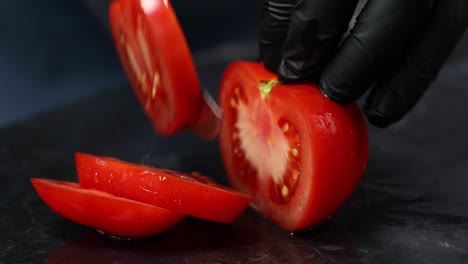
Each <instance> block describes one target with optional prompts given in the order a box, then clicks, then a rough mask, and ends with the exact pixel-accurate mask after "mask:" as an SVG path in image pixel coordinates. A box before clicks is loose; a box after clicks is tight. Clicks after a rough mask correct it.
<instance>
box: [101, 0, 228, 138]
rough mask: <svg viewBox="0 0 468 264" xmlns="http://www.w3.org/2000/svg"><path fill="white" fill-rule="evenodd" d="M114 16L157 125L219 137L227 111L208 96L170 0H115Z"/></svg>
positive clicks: (136, 85) (127, 61) (127, 65)
mask: <svg viewBox="0 0 468 264" xmlns="http://www.w3.org/2000/svg"><path fill="white" fill-rule="evenodd" d="M109 17H110V24H111V28H112V35H113V38H114V42H115V46H116V49H117V52H118V54H119V57H120V60H121V63H122V64H123V68H124V69H125V72H126V73H127V76H128V78H129V80H130V83H131V85H132V87H133V90H134V92H135V94H136V95H137V97H138V100H139V101H140V103H141V105H142V106H143V108H144V110H145V112H146V114H147V116H148V117H149V119H150V120H151V121H152V124H153V126H154V128H155V130H156V131H157V132H158V133H159V134H162V135H165V136H169V135H172V134H174V133H176V132H178V131H180V130H182V129H191V130H192V131H194V132H195V133H197V134H198V135H200V136H201V137H203V138H206V139H211V138H214V137H215V136H216V134H217V132H218V129H219V122H220V115H221V114H220V112H219V111H218V112H217V109H216V107H211V106H210V105H209V103H208V101H207V100H206V99H205V97H204V96H203V93H202V89H201V87H200V81H199V79H198V76H197V72H196V69H195V66H194V63H193V60H192V57H191V54H190V50H189V47H188V45H187V42H186V40H185V37H184V34H183V31H182V29H181V27H180V25H179V23H178V21H177V18H176V16H175V14H174V11H173V9H172V7H171V5H170V3H169V1H164V0H145V1H140V0H119V1H115V2H113V3H112V4H111V6H110V8H109Z"/></svg>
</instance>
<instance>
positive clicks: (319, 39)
mask: <svg viewBox="0 0 468 264" xmlns="http://www.w3.org/2000/svg"><path fill="white" fill-rule="evenodd" d="M357 2H358V1H357V0H263V8H262V15H261V28H260V36H259V50H260V60H261V61H262V62H263V63H264V65H265V67H266V68H267V69H269V70H271V71H273V72H275V73H278V76H279V80H280V81H282V82H284V83H296V82H307V81H318V85H319V88H320V90H321V91H322V93H323V94H325V96H327V97H328V98H330V99H332V100H334V101H336V102H339V103H348V102H352V101H355V100H357V99H359V98H360V97H361V96H362V95H363V94H364V93H365V92H366V91H367V90H368V89H370V88H371V87H372V90H371V92H370V94H369V97H368V98H367V103H366V104H365V106H364V112H365V114H366V115H367V118H368V120H369V121H370V122H371V123H372V124H374V125H376V126H379V127H386V126H388V125H390V124H391V123H393V122H396V121H398V120H400V119H401V118H402V117H403V116H404V115H405V114H406V113H407V112H408V111H409V110H410V109H411V108H412V107H413V106H414V105H415V104H416V103H417V101H418V100H419V99H420V97H421V96H422V95H423V93H424V92H425V91H426V89H427V87H428V86H429V85H430V83H431V82H432V81H433V80H434V79H435V77H436V75H437V73H438V71H439V69H440V68H441V67H442V64H443V63H444V61H445V60H446V58H447V57H448V56H449V54H450V52H451V51H452V50H453V48H454V47H455V45H456V44H457V42H458V41H459V39H460V38H461V36H462V35H463V33H464V31H465V29H466V28H467V25H468V0H369V1H368V2H367V3H366V4H365V6H364V8H363V9H362V11H361V12H360V14H359V16H358V17H357V19H356V23H355V25H354V27H353V29H352V30H351V32H350V34H349V35H348V36H347V37H346V38H345V39H344V41H343V43H341V44H340V40H341V39H342V37H343V35H344V33H345V32H346V31H347V29H348V25H349V24H350V20H351V17H352V15H353V13H354V10H355V8H356V5H357ZM339 44H340V45H339Z"/></svg>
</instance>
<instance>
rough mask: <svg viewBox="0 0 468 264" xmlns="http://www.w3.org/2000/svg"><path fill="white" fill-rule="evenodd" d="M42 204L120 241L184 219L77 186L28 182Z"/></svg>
mask: <svg viewBox="0 0 468 264" xmlns="http://www.w3.org/2000/svg"><path fill="white" fill-rule="evenodd" d="M31 182H32V184H33V185H34V188H35V189H36V191H37V192H38V194H39V196H40V197H41V198H42V200H43V201H44V202H45V203H46V204H47V205H48V206H49V207H50V208H51V209H52V210H53V211H55V212H56V213H58V214H60V215H62V216H63V217H65V218H66V219H68V220H71V221H73V222H75V223H78V224H81V225H84V226H88V227H92V228H95V229H98V230H100V231H102V232H105V233H108V234H110V235H113V236H118V237H122V238H135V237H142V236H148V235H152V234H157V233H160V232H162V231H164V230H166V229H168V228H169V227H171V226H173V225H175V224H176V223H178V222H179V221H180V220H182V219H183V217H184V215H183V214H179V213H175V212H172V211H169V210H166V209H163V208H159V207H156V206H153V205H149V204H145V203H141V202H137V201H133V200H129V199H126V198H120V197H116V196H114V195H111V194H108V193H105V192H101V191H97V190H91V189H83V188H81V187H80V185H79V184H78V183H74V182H65V181H58V180H51V179H39V178H31Z"/></svg>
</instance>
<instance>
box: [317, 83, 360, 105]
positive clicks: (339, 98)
mask: <svg viewBox="0 0 468 264" xmlns="http://www.w3.org/2000/svg"><path fill="white" fill-rule="evenodd" d="M318 87H319V90H320V92H322V94H323V95H324V96H325V97H327V98H328V99H330V100H332V101H334V102H337V103H340V104H347V103H351V102H353V101H355V100H357V99H358V98H355V96H353V95H352V94H349V93H347V92H346V91H349V90H351V89H346V88H344V87H343V88H339V87H340V85H338V84H336V83H334V82H333V81H330V80H329V79H327V78H325V79H323V78H322V79H321V80H320V81H319V84H318Z"/></svg>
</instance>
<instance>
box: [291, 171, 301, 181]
mask: <svg viewBox="0 0 468 264" xmlns="http://www.w3.org/2000/svg"><path fill="white" fill-rule="evenodd" d="M299 174H300V172H299V171H298V170H292V171H291V175H292V178H293V180H294V181H297V179H299Z"/></svg>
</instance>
